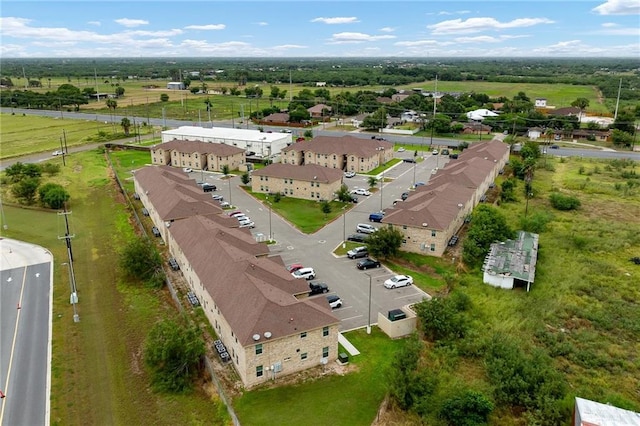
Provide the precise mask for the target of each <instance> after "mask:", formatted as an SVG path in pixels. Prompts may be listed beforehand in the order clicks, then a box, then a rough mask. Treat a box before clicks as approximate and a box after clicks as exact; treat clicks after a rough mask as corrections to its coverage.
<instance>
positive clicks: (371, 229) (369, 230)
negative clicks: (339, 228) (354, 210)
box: [356, 223, 378, 234]
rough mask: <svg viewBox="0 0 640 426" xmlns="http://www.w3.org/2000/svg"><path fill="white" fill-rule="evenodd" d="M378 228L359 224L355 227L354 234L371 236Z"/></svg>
mask: <svg viewBox="0 0 640 426" xmlns="http://www.w3.org/2000/svg"><path fill="white" fill-rule="evenodd" d="M377 230H378V228H376V227H375V226H371V225H369V224H368V223H359V224H357V225H356V232H360V233H363V234H373V233H374V232H376V231H377Z"/></svg>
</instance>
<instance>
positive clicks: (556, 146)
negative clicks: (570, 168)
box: [550, 145, 560, 149]
mask: <svg viewBox="0 0 640 426" xmlns="http://www.w3.org/2000/svg"><path fill="white" fill-rule="evenodd" d="M550 148H551V149H558V148H560V147H559V146H558V145H551V146H550Z"/></svg>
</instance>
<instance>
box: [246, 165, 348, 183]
mask: <svg viewBox="0 0 640 426" xmlns="http://www.w3.org/2000/svg"><path fill="white" fill-rule="evenodd" d="M253 176H269V177H276V178H281V179H285V178H287V179H297V180H302V181H307V182H312V181H313V182H322V183H333V182H335V181H338V180H340V179H342V170H340V169H334V168H330V167H323V166H318V165H317V164H306V165H304V166H296V165H293V164H283V163H273V164H269V165H268V166H266V167H264V168H262V169H259V170H256V171H254V172H253Z"/></svg>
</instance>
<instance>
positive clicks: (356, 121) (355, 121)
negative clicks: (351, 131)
mask: <svg viewBox="0 0 640 426" xmlns="http://www.w3.org/2000/svg"><path fill="white" fill-rule="evenodd" d="M368 116H369V114H359V115H356V116H355V117H351V125H352V126H353V127H360V126H362V123H363V122H364V119H365V118H367V117H368Z"/></svg>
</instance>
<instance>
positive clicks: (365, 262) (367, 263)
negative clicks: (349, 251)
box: [356, 257, 380, 269]
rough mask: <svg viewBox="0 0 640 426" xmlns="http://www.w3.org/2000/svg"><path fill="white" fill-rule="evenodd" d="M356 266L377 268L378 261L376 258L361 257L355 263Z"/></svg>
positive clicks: (359, 267)
mask: <svg viewBox="0 0 640 426" xmlns="http://www.w3.org/2000/svg"><path fill="white" fill-rule="evenodd" d="M356 267H357V268H358V269H369V268H379V267H380V262H378V261H377V260H373V259H371V258H370V257H367V258H366V259H362V260H361V261H359V262H358V263H357V264H356Z"/></svg>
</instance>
